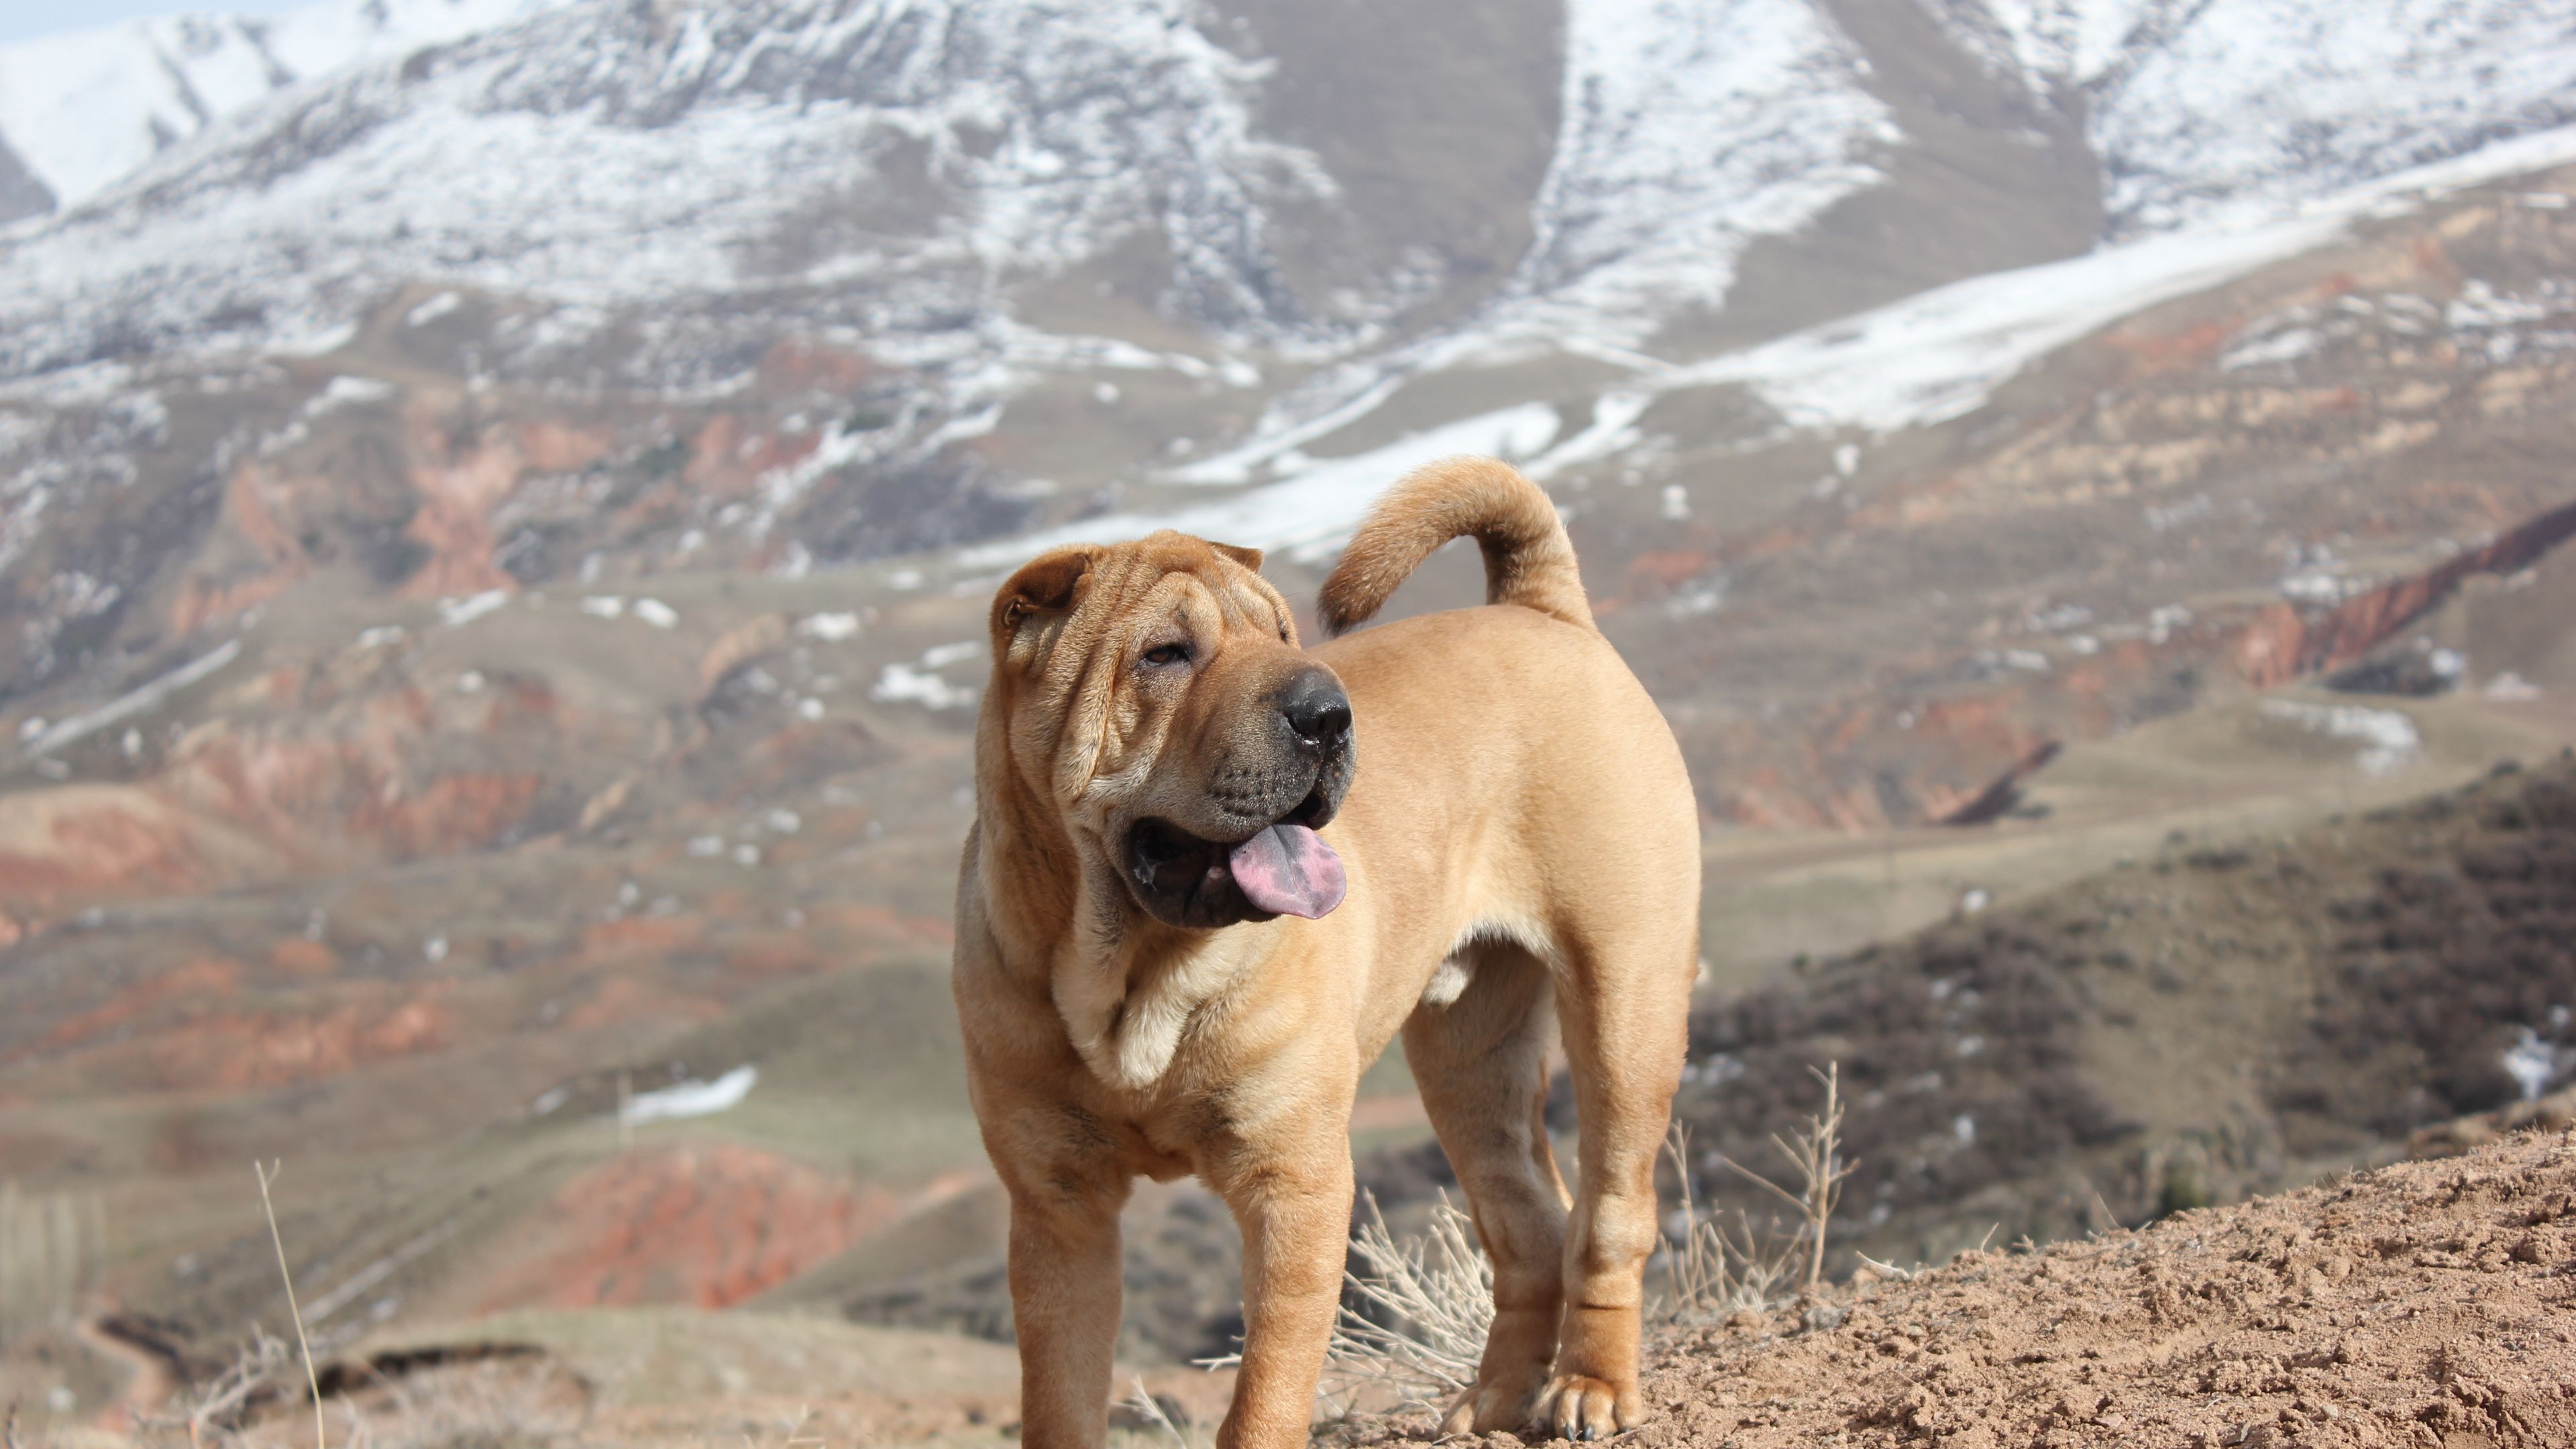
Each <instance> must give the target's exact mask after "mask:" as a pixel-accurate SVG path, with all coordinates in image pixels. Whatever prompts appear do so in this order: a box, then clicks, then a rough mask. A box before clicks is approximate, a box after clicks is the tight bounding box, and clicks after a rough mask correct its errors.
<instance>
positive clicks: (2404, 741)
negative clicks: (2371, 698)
mask: <svg viewBox="0 0 2576 1449" xmlns="http://www.w3.org/2000/svg"><path fill="white" fill-rule="evenodd" d="M2263 713H2265V714H2267V715H2269V716H2271V717H2272V718H2274V719H2279V720H2287V721H2289V722H2290V723H2292V724H2295V725H2297V726H2299V727H2300V728H2302V729H2307V730H2313V731H2315V732H2316V733H2318V734H2321V735H2325V736H2327V737H2328V738H2330V739H2338V740H2353V741H2357V742H2358V743H2359V744H2360V746H2361V750H2360V753H2358V754H2357V755H2355V756H2354V757H2353V764H2354V765H2356V766H2357V767H2359V769H2360V770H2361V772H2362V773H2363V774H2365V775H2370V776H2373V777H2377V776H2381V775H2386V774H2390V773H2392V772H2394V771H2396V770H2398V769H2399V768H2401V767H2403V766H2405V765H2409V764H2412V763H2414V761H2415V760H2417V759H2418V758H2420V757H2421V756H2422V755H2423V752H2424V736H2423V734H2422V733H2421V732H2420V731H2418V730H2417V729H2416V728H2415V721H2414V720H2412V719H2409V718H2408V717H2406V716H2405V715H2403V714H2400V713H2398V712H2397V711H2396V710H2393V709H2370V708H2367V707H2365V706H2362V705H2357V704H2311V703H2308V702H2307V701H2305V700H2296V699H2267V700H2265V701H2263Z"/></svg>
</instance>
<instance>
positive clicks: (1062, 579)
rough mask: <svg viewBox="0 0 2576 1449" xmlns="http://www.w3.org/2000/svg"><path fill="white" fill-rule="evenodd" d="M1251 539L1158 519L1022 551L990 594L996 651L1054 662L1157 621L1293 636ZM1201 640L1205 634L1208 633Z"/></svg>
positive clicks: (1112, 643)
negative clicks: (1133, 529) (1145, 530)
mask: <svg viewBox="0 0 2576 1449" xmlns="http://www.w3.org/2000/svg"><path fill="white" fill-rule="evenodd" d="M1260 567H1261V553H1260V551H1259V550H1257V549H1248V548H1236V547H1234V546H1232V545H1229V544H1221V543H1210V542H1208V541H1207V540H1205V539H1200V538H1193V537H1191V536H1189V535H1188V534H1184V533H1174V532H1172V531H1170V530H1168V529H1166V530H1164V531H1162V532H1159V533H1155V534H1152V535H1150V536H1148V537H1146V538H1142V539H1138V540H1135V541H1134V542H1131V543H1122V544H1113V545H1108V546H1105V547H1103V546H1080V547H1075V548H1067V549H1059V550H1057V551H1055V552H1054V553H1050V554H1046V555H1043V556H1041V557H1040V558H1038V559H1036V560H1034V561H1032V562H1031V563H1029V564H1028V565H1027V566H1026V567H1024V568H1022V569H1021V570H1020V571H1019V573H1017V574H1015V575H1013V576H1012V578H1011V580H1010V582H1008V583H1006V584H1004V585H1003V586H1002V589H1001V591H1000V592H999V593H998V594H996V595H995V596H994V600H993V620H992V622H993V629H994V633H995V634H996V635H997V636H999V638H998V639H997V643H998V644H999V645H1000V646H1001V647H1000V648H998V649H997V650H996V657H997V658H1006V659H1010V660H1013V661H1015V662H1018V663H1021V664H1023V665H1037V664H1039V663H1041V661H1043V662H1044V664H1045V666H1046V668H1047V670H1048V672H1054V671H1055V670H1057V669H1060V668H1062V667H1064V666H1065V665H1066V664H1067V663H1069V662H1070V661H1068V660H1067V659H1066V658H1064V657H1063V656H1065V655H1068V654H1071V655H1078V656H1083V657H1089V656H1092V655H1095V654H1097V653H1099V652H1100V651H1101V650H1103V649H1115V648H1117V647H1118V646H1119V645H1120V644H1121V643H1126V642H1132V641H1131V640H1130V636H1131V635H1133V634H1134V633H1135V632H1136V631H1138V630H1151V629H1152V628H1154V627H1156V626H1157V625H1159V624H1162V623H1165V622H1167V621H1168V622H1173V623H1179V624H1182V625H1184V626H1186V627H1187V628H1188V629H1190V630H1191V631H1193V632H1202V631H1222V632H1225V633H1232V632H1234V631H1237V630H1244V631H1249V632H1256V633H1258V634H1261V635H1263V636H1267V637H1273V638H1277V639H1280V640H1282V641H1286V642H1289V643H1291V644H1292V645H1293V643H1294V642H1295V639H1296V625H1295V623H1294V621H1293V620H1292V618H1291V616H1290V614H1289V610H1288V604H1287V601H1286V600H1285V599H1283V598H1281V597H1280V595H1279V591H1278V590H1276V589H1273V588H1272V587H1270V585H1269V583H1268V581H1266V580H1264V579H1263V578H1262V577H1261V575H1260V573H1259V572H1258V570H1259V569H1260ZM1204 642H1209V643H1213V642H1215V641H1214V640H1208V641H1204Z"/></svg>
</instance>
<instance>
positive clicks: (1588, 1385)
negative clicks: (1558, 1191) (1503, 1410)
mask: <svg viewBox="0 0 2576 1449" xmlns="http://www.w3.org/2000/svg"><path fill="white" fill-rule="evenodd" d="M1679 899H1680V900H1681V902H1682V906H1683V908H1684V909H1687V908H1688V906H1689V905H1690V904H1691V903H1692V902H1693V900H1694V897H1689V896H1685V897H1680V898H1679ZM1665 914H1667V915H1670V916H1673V917H1675V919H1671V920H1666V921H1661V922H1658V921H1657V920H1656V919H1655V918H1654V913H1653V912H1651V911H1644V910H1640V911H1636V912H1634V913H1630V912H1627V911H1620V910H1608V911H1603V912H1600V913H1597V914H1595V915H1594V916H1592V917H1591V918H1590V920H1589V921H1587V922H1586V923H1585V925H1586V927H1588V928H1589V929H1584V928H1578V929H1577V931H1576V932H1575V939H1573V940H1569V941H1567V942H1566V943H1565V945H1566V948H1567V949H1566V959H1565V961H1564V962H1563V963H1562V971H1563V975H1562V978H1561V982H1560V985H1559V987H1558V989H1557V1019H1558V1024H1559V1026H1560V1028H1561V1031H1562V1035H1563V1039H1564V1042H1565V1057H1566V1068H1567V1072H1568V1074H1569V1075H1570V1076H1571V1077H1572V1078H1573V1080H1574V1106H1575V1112H1576V1114H1577V1115H1578V1116H1579V1117H1580V1118H1581V1121H1582V1146H1581V1149H1580V1150H1579V1152H1578V1153H1577V1165H1576V1182H1575V1192H1574V1217H1573V1221H1572V1223H1571V1224H1570V1225H1569V1228H1568V1231H1567V1233H1566V1242H1565V1263H1564V1271H1565V1319H1564V1324H1563V1327H1562V1329H1561V1331H1560V1332H1559V1334H1558V1340H1557V1349H1556V1372H1555V1375H1554V1377H1552V1378H1551V1379H1550V1380H1549V1381H1548V1385H1547V1388H1546V1389H1545V1390H1544V1391H1543V1392H1542V1393H1541V1394H1540V1396H1539V1403H1538V1412H1537V1414H1536V1415H1535V1416H1534V1421H1535V1422H1536V1423H1537V1425H1538V1426H1539V1427H1540V1428H1541V1429H1543V1430H1549V1431H1553V1432H1554V1433H1556V1434H1558V1435H1561V1436H1563V1437H1565V1438H1568V1439H1595V1438H1608V1437H1609V1436H1610V1435H1612V1434H1615V1433H1618V1432H1619V1431H1620V1430H1622V1429H1628V1428H1633V1427H1635V1426H1636V1425H1637V1424H1639V1423H1641V1422H1643V1419H1644V1405H1643V1403H1642V1402H1641V1400H1640V1398H1639V1396H1638V1392H1637V1348H1638V1343H1637V1340H1638V1336H1639V1333H1640V1332H1641V1329H1642V1323H1641V1321H1640V1318H1641V1312H1642V1309H1643V1305H1644V1296H1645V1284H1644V1278H1645V1266H1646V1255H1647V1254H1648V1253H1650V1252H1652V1251H1653V1250H1654V1247H1655V1242H1656V1238H1657V1236H1658V1233H1657V1224H1656V1208H1655V1157H1656V1154H1657V1153H1658V1152H1659V1151H1660V1150H1661V1149H1662V1146H1663V1141H1664V1133H1665V1130H1666V1127H1667V1124H1669V1123H1670V1121H1671V1119H1672V1103H1673V1092H1674V1091H1675V1090H1676V1089H1677V1088H1678V1087H1679V1086H1680V1085H1681V1069H1682V1060H1683V1057H1684V1054H1685V1048H1686V1039H1685V1038H1686V1031H1687V1027H1686V1019H1687V1016H1688V1013H1689V1010H1690V988H1691V978H1692V974H1693V966H1694V963H1695V961H1696V957H1697V952H1696V950H1695V928H1694V926H1693V924H1692V923H1690V922H1689V921H1688V920H1687V919H1686V918H1683V917H1681V912H1680V911H1679V910H1675V911H1668V912H1666V913H1665Z"/></svg>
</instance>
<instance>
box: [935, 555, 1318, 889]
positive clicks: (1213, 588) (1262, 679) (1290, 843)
mask: <svg viewBox="0 0 2576 1449" xmlns="http://www.w3.org/2000/svg"><path fill="white" fill-rule="evenodd" d="M1260 567H1261V554H1260V552H1259V551H1258V550H1256V549H1247V548H1233V547H1229V546H1227V545H1225V544H1212V543H1208V542H1206V541H1205V540H1202V539H1196V538H1191V537H1188V536H1187V535H1184V534H1178V533H1172V532H1168V531H1167V532H1163V533H1157V534H1155V535H1153V536H1152V537H1150V538H1146V539H1142V540H1140V541H1138V542H1135V543H1126V544H1118V545H1115V546H1110V547H1093V546H1087V545H1086V546H1080V547H1074V548H1064V549H1058V550H1056V551H1055V552H1053V553H1049V554H1045V555H1043V556H1041V557H1039V558H1038V559H1036V560H1034V561H1032V562H1031V563H1029V564H1028V565H1027V566H1025V567H1023V568H1022V569H1021V570H1020V571H1019V572H1018V573H1016V574H1014V575H1012V576H1011V579H1010V581H1009V582H1008V583H1005V584H1004V585H1002V588H1001V592H1000V593H998V594H997V595H995V596H994V599H993V612H992V631H993V659H994V671H993V688H992V690H991V691H990V692H989V693H988V694H987V695H986V696H985V701H984V708H985V710H986V711H987V713H988V720H987V727H988V728H993V727H995V726H998V729H999V731H1000V737H1001V740H1002V741H1004V742H1006V744H1007V749H1008V753H1009V756H1010V761H1009V764H1010V768H1011V770H1012V771H1013V772H1014V773H1015V775H1016V776H1017V777H1018V780H1019V782H1020V783H1021V784H1022V785H1023V786H1024V787H1025V788H1026V789H1027V790H1028V791H1029V792H1031V793H1033V794H1035V795H1036V796H1038V797H1039V798H1040V799H1041V800H1043V801H1044V802H1046V804H1045V807H1044V808H1048V809H1051V810H1053V811H1054V812H1056V813H1057V815H1058V816H1059V817H1060V819H1061V820H1062V822H1063V824H1064V826H1065V828H1066V833H1067V834H1068V835H1069V836H1070V837H1071V838H1072V840H1073V842H1074V846H1075V849H1077V850H1081V851H1085V852H1089V853H1092V854H1094V856H1095V861H1094V863H1095V864H1099V865H1103V866H1106V867H1108V868H1109V869H1111V870H1114V871H1115V872H1116V874H1117V875H1118V877H1119V879H1120V880H1121V881H1122V882H1124V885H1125V889H1126V892H1127V895H1128V896H1129V898H1130V899H1131V900H1132V901H1133V902H1134V904H1135V905H1136V906H1137V907H1138V908H1139V909H1141V910H1143V911H1145V912H1146V913H1147V914H1149V915H1151V916H1153V917H1154V918H1155V919H1157V920H1160V921H1162V922H1165V923H1166V924H1169V925H1174V926H1186V927H1198V928H1209V927H1217V926H1227V925H1232V924H1234V923H1236V922H1238V921H1258V920H1268V919H1270V918H1272V917H1274V916H1278V915H1298V916H1308V917H1314V916H1321V915H1323V914H1324V913H1325V912H1327V911H1330V910H1331V909H1332V908H1333V907H1334V906H1336V905H1338V904H1340V903H1341V898H1342V890H1343V878H1342V868H1341V861H1340V859H1339V858H1338V857H1337V856H1335V855H1334V853H1333V850H1332V847H1330V846H1328V845H1326V844H1325V843H1324V842H1323V840H1322V839H1321V838H1320V837H1319V836H1317V835H1316V834H1315V831H1316V829H1317V828H1318V827H1320V826H1322V825H1323V824H1324V823H1325V822H1326V821H1329V820H1331V819H1332V818H1333V812H1334V811H1335V810H1337V809H1339V808H1340V807H1341V803H1342V796H1343V794H1344V793H1345V792H1346V791H1348V790H1349V788H1350V783H1351V772H1352V768H1353V764H1354V759H1353V755H1352V743H1351V705H1350V699H1349V696H1347V695H1345V694H1344V693H1343V692H1342V685H1341V681H1340V680H1338V679H1336V678H1335V677H1334V676H1333V672H1332V671H1331V670H1329V669H1326V668H1324V667H1323V666H1322V665H1320V664H1317V663H1316V662H1315V661H1313V660H1311V659H1309V658H1307V657H1306V656H1305V655H1304V654H1303V653H1301V652H1299V650H1298V647H1297V627H1296V623H1295V621H1294V620H1293V619H1292V618H1291V617H1290V614H1289V611H1288V605H1287V603H1286V601H1284V600H1283V599H1281V598H1280V597H1279V591H1278V590H1276V589H1273V588H1272V587H1270V585H1269V584H1267V583H1265V582H1263V580H1262V578H1261V575H1260V573H1259V572H1258V570H1259V569H1260ZM995 711H998V712H999V714H998V716H997V717H995V716H993V712H995Z"/></svg>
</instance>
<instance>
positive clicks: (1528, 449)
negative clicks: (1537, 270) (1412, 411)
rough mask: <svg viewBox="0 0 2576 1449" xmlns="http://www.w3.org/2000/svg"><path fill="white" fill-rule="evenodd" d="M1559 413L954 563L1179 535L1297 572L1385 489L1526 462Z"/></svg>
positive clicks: (1478, 424)
mask: <svg viewBox="0 0 2576 1449" xmlns="http://www.w3.org/2000/svg"><path fill="white" fill-rule="evenodd" d="M1557 427H1558V421H1557V415H1556V409H1555V408H1553V407H1551V406H1549V405H1547V404H1545V403H1523V404H1521V405H1520V406H1518V407H1510V408H1503V409H1500V410H1498V411H1495V412H1490V413H1486V414H1483V415H1482V416H1479V417H1472V418H1467V419H1465V420H1463V421H1460V422H1455V423H1450V424H1448V425H1447V426H1445V427H1438V428H1432V429H1429V430H1427V431H1424V432H1419V433H1414V434H1412V435H1410V436H1408V437H1404V438H1400V439H1398V440H1397V441H1395V442H1392V443H1389V444H1387V445H1386V446H1384V447H1382V448H1374V449H1371V450H1370V451H1368V452H1365V453H1357V454H1353V455H1352V456H1350V457H1347V458H1329V459H1308V460H1304V461H1303V462H1302V463H1301V465H1300V468H1299V471H1297V472H1296V473H1294V474H1293V475H1291V476H1290V477H1288V478H1286V479H1285V480H1283V481H1281V482H1277V483H1270V484H1265V485H1264V486H1262V487H1259V488H1254V489H1250V490H1248V491H1246V492H1244V493H1241V494H1238V495H1236V496H1235V497H1233V498H1229V499H1226V500H1225V501H1223V502H1219V503H1205V504H1199V505H1196V506H1194V507H1190V508H1183V509H1179V510H1177V511H1175V512H1172V513H1167V514H1142V513H1116V514H1109V515H1106V516H1104V517H1100V518H1092V519H1086V520H1084V521H1083V522H1080V523H1075V524H1068V525H1066V526H1065V527H1062V528H1055V529H1048V530H1045V531H1043V532H1039V533H1033V534H1025V535H1022V536H1021V537H1019V538H1015V539H1012V540H1009V541H1008V542H1004V543H997V544H991V545H987V546H985V547H982V548H975V549H969V550H966V551H965V552H964V553H962V554H960V555H959V560H960V562H961V563H963V564H964V565H966V566H967V567H969V568H991V567H1001V566H1008V565H1012V564H1017V563H1020V562H1022V561H1023V560H1026V559H1030V558H1034V557H1036V556H1037V555H1038V554H1041V553H1044V552H1045V551H1047V550H1048V549H1050V548H1054V547H1056V546H1058V545H1060V544H1067V543H1118V542H1122V541H1124V540H1127V539H1131V538H1142V537H1143V536H1145V535H1146V534H1148V533H1151V532H1153V531H1154V530H1155V529H1158V528H1175V529H1179V530H1180V531H1181V532H1183V533H1189V534H1196V535H1197V536H1199V537H1201V538H1211V539H1215V540H1217V541H1218V542H1220V543H1232V544H1240V545H1242V546H1245V547H1248V548H1258V549H1265V550H1267V549H1284V550H1286V551H1288V553H1289V555H1290V556H1291V557H1293V558H1295V559H1297V560H1299V561H1300V562H1313V561H1319V560H1322V559H1325V558H1328V557H1330V556H1331V555H1333V554H1334V553H1336V552H1339V551H1340V549H1341V546H1342V545H1343V544H1344V543H1345V542H1347V541H1348V540H1349V538H1350V536H1351V531H1352V530H1353V529H1355V528H1357V527H1358V526H1359V523H1360V520H1361V519H1362V518H1365V517H1366V516H1367V515H1368V510H1369V508H1370V506H1371V505H1372V504H1374V503H1375V502H1376V501H1377V497H1378V495H1379V494H1380V493H1382V492H1384V491H1386V488H1387V485H1389V484H1391V483H1393V482H1395V480H1397V479H1398V478H1401V477H1403V476H1404V475H1405V474H1407V473H1410V472H1412V471H1413V470H1414V469H1416V468H1418V467H1421V466H1422V465H1423V464H1425V463H1430V462H1434V461H1437V460H1439V459H1441V458H1447V457H1452V456H1455V455H1457V454H1460V453H1491V454H1497V455H1499V456H1502V457H1506V458H1514V457H1529V456H1531V455H1533V454H1536V453H1538V452H1539V451H1540V450H1541V449H1543V448H1545V447H1546V446H1547V445H1548V443H1549V442H1550V441H1551V440H1552V439H1554V438H1555V436H1556V433H1557Z"/></svg>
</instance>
